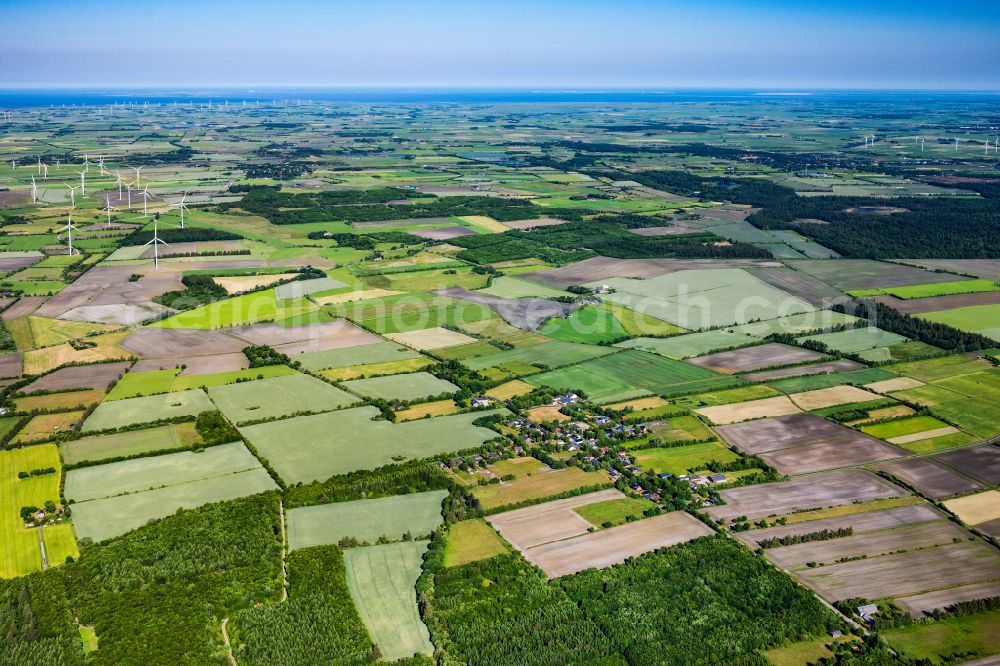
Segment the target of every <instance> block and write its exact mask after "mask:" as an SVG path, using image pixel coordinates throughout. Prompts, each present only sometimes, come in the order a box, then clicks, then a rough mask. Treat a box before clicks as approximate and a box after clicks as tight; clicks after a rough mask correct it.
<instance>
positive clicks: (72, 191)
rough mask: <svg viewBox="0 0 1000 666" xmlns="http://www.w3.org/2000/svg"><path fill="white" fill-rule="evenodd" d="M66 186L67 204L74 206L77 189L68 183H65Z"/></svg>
mask: <svg viewBox="0 0 1000 666" xmlns="http://www.w3.org/2000/svg"><path fill="white" fill-rule="evenodd" d="M66 187H67V189H69V205H70V206H72V207H73V208H76V190H77V188H75V187H70V186H69V185H67V186H66Z"/></svg>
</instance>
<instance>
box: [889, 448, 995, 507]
mask: <svg viewBox="0 0 1000 666" xmlns="http://www.w3.org/2000/svg"><path fill="white" fill-rule="evenodd" d="M878 469H879V470H881V471H883V472H888V473H889V474H892V475H893V476H895V477H896V478H897V479H899V480H901V481H903V482H904V483H906V484H907V485H909V486H911V487H913V488H916V489H917V490H918V491H920V493H921V494H923V495H926V496H927V497H930V498H933V499H942V498H944V497H951V496H952V495H958V494H959V493H967V492H971V491H973V490H978V489H979V488H982V486H981V485H980V484H978V483H976V482H975V481H973V480H971V479H968V478H966V477H964V476H961V475H959V474H956V473H955V472H953V471H951V470H950V469H947V468H945V467H942V466H941V465H938V464H937V463H935V462H934V461H932V460H930V459H928V458H910V459H909V460H898V461H893V462H888V463H883V464H881V465H879V466H878Z"/></svg>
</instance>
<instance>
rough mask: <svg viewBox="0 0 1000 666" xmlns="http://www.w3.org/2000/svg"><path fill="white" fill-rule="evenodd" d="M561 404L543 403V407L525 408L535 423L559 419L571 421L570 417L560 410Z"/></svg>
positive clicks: (560, 420) (561, 421)
mask: <svg viewBox="0 0 1000 666" xmlns="http://www.w3.org/2000/svg"><path fill="white" fill-rule="evenodd" d="M559 409H560V406H559V405H542V406H541V407H532V408H531V409H528V410H525V414H527V415H528V418H529V419H531V420H532V421H534V422H535V423H543V422H545V421H557V422H559V423H563V422H565V421H569V417H568V416H566V415H565V414H563V413H562V412H560V411H559Z"/></svg>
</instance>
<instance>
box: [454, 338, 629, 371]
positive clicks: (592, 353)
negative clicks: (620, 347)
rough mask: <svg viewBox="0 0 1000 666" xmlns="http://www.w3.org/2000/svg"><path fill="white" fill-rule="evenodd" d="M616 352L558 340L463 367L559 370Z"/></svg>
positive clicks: (469, 361)
mask: <svg viewBox="0 0 1000 666" xmlns="http://www.w3.org/2000/svg"><path fill="white" fill-rule="evenodd" d="M612 352H614V349H613V348H610V347H600V346H597V345H581V344H574V343H572V342H563V341H561V340H556V341H553V342H546V343H544V344H540V345H532V346H530V347H518V348H515V349H508V350H505V351H502V352H497V353H496V354H487V355H485V356H477V357H475V358H469V359H465V360H464V361H462V365H464V366H466V367H467V368H470V369H472V370H483V369H485V368H492V367H497V366H501V365H507V364H512V363H521V364H525V365H531V366H534V367H543V366H544V367H549V368H559V367H562V366H564V365H570V364H571V363H579V362H580V361H586V360H588V359H592V358H596V357H598V356H604V355H606V354H611V353H612Z"/></svg>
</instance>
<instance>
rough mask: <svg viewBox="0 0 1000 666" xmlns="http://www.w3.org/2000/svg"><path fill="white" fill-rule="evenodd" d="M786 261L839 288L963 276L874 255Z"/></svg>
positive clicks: (908, 283) (888, 285) (951, 279)
mask: <svg viewBox="0 0 1000 666" xmlns="http://www.w3.org/2000/svg"><path fill="white" fill-rule="evenodd" d="M786 263H787V264H788V265H789V266H791V267H792V268H794V269H796V270H799V271H802V272H803V273H808V274H809V275H812V276H813V277H815V278H817V279H819V280H821V281H823V282H826V283H827V284H829V285H832V286H834V287H836V288H837V289H840V290H841V291H852V290H855V289H872V288H876V287H905V286H909V285H914V284H934V283H937V282H951V281H954V280H961V279H963V278H961V277H958V276H955V275H949V274H947V273H935V272H933V271H928V270H924V269H922V268H915V267H913V266H905V265H903V264H892V263H887V262H883V261H875V260H874V259H832V260H831V259H795V260H791V261H787V262H786Z"/></svg>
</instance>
